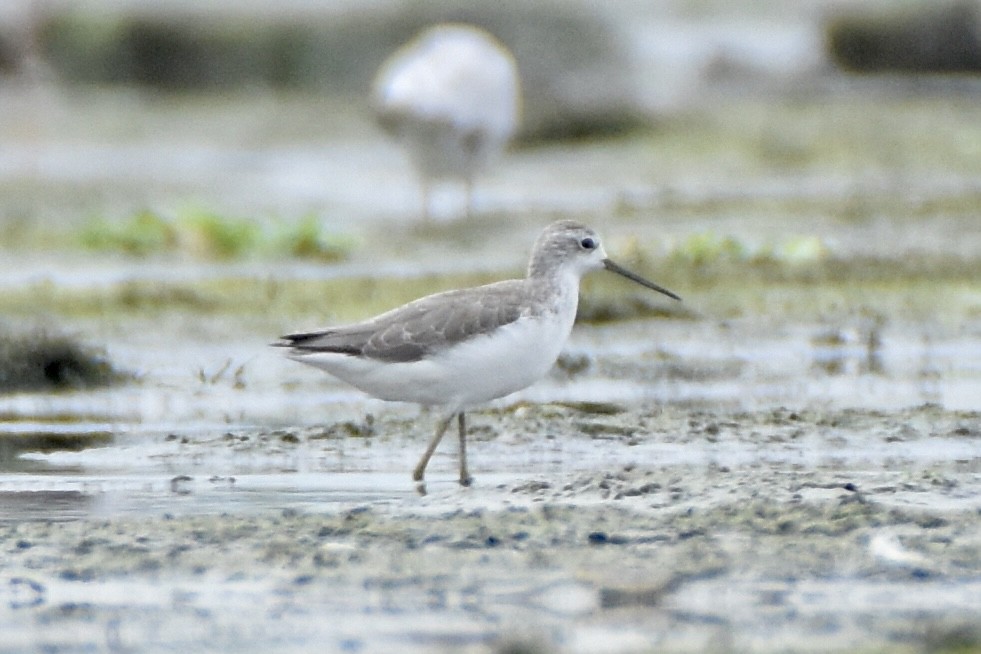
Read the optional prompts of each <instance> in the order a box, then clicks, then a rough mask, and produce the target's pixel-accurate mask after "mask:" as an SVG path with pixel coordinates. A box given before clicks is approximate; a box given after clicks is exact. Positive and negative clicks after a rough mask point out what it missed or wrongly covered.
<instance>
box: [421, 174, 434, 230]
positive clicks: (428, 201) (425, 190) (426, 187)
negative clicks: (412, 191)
mask: <svg viewBox="0 0 981 654" xmlns="http://www.w3.org/2000/svg"><path fill="white" fill-rule="evenodd" d="M420 182H421V184H422V222H423V223H424V224H426V225H428V224H429V223H430V222H431V221H432V219H433V206H432V205H433V181H432V180H431V179H429V178H428V177H426V176H423V178H422V179H421V180H420Z"/></svg>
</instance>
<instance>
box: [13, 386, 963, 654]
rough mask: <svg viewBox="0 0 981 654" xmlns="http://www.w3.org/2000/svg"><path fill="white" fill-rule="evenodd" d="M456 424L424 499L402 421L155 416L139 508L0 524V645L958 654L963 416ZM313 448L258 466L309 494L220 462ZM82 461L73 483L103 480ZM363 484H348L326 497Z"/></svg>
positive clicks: (553, 409)
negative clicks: (271, 421)
mask: <svg viewBox="0 0 981 654" xmlns="http://www.w3.org/2000/svg"><path fill="white" fill-rule="evenodd" d="M472 423H473V424H474V425H475V433H476V436H475V438H474V442H473V443H472V445H471V448H470V454H471V463H472V465H473V472H474V474H475V476H476V483H475V486H474V487H472V488H470V489H460V488H458V487H457V486H456V485H455V483H453V481H452V480H453V478H454V471H455V453H454V452H453V450H452V448H446V450H445V451H444V450H441V451H440V453H439V454H438V456H437V458H436V459H434V462H433V466H432V467H431V470H430V473H429V487H428V490H429V493H428V494H427V495H425V496H420V495H417V494H416V493H415V492H414V491H413V489H412V486H411V482H410V480H409V474H408V470H409V469H410V467H411V466H409V465H404V466H403V467H404V469H401V468H400V465H402V463H401V462H402V461H403V460H404V461H406V462H408V461H411V460H412V459H413V458H414V457H415V456H417V455H418V452H417V450H419V449H420V448H421V447H422V444H423V442H424V439H425V435H426V432H427V431H428V427H429V425H428V423H427V421H425V420H419V421H412V420H407V419H405V418H404V417H398V416H397V415H395V416H389V417H386V416H380V417H379V418H377V419H376V420H375V422H374V423H372V424H371V427H372V430H373V435H368V436H366V435H365V434H364V433H357V432H356V430H355V431H352V429H351V425H348V424H346V423H339V424H338V425H335V426H334V428H333V429H331V428H328V429H326V430H324V429H305V430H299V431H290V430H255V429H244V430H231V431H229V432H228V433H227V434H224V435H218V434H210V435H204V434H198V435H193V434H190V435H188V436H186V437H183V438H180V439H174V438H171V439H169V440H168V439H167V438H166V437H164V438H162V439H161V442H160V443H158V447H157V449H156V450H155V451H156V452H157V454H156V455H155V456H156V458H157V460H158V462H159V463H160V468H159V469H154V470H150V471H148V473H147V474H145V475H143V480H142V481H141V482H138V483H137V482H131V484H132V489H136V491H138V494H139V493H142V494H143V495H144V496H146V497H150V498H153V499H155V501H156V503H152V502H151V503H147V504H146V505H144V506H143V507H142V510H130V511H121V510H118V509H117V510H113V511H109V512H107V513H106V515H99V514H98V512H97V511H88V512H87V513H88V515H87V517H85V518H83V519H71V520H68V519H65V520H30V519H23V516H19V519H17V520H6V521H4V523H3V524H0V548H2V551H3V557H2V559H0V633H2V634H3V642H2V649H3V650H4V651H20V650H38V649H42V650H44V651H59V652H81V651H160V650H169V651H172V650H174V649H179V648H191V649H201V648H202V647H203V648H207V649H213V650H226V651H227V650H231V649H233V648H234V649H235V650H237V651H271V650H275V651H309V650H310V647H311V644H312V643H316V647H317V649H319V650H320V651H343V652H357V651H383V650H391V649H392V648H397V649H398V650H399V651H419V652H432V651H473V652H482V651H542V652H560V651H561V652H599V651H617V652H626V651H693V650H698V651H705V650H709V651H737V650H749V649H752V650H754V651H756V650H758V651H827V650H838V651H846V650H847V651H854V650H856V649H857V650H864V651H879V650H888V651H975V650H976V649H977V648H979V647H981V627H979V625H981V606H979V604H978V601H977V598H978V597H979V596H981V504H979V500H978V498H979V497H981V493H979V490H981V446H979V445H981V414H978V413H976V412H956V411H949V410H945V409H942V408H940V407H938V406H935V405H929V404H928V405H923V406H920V407H916V408H910V409H902V410H894V411H873V410H849V409H828V410H808V411H792V410H789V409H772V408H771V409H764V410H758V411H736V410H724V409H718V408H716V409H711V408H704V407H699V406H690V405H687V406H686V405H675V406H667V407H662V408H645V407H633V408H622V407H621V408H619V409H616V408H615V407H603V406H589V405H583V406H571V407H570V406H563V405H527V406H522V407H519V408H517V409H508V410H493V411H491V410H488V411H484V412H479V413H476V414H475V415H474V417H473V420H472ZM339 449H340V450H344V451H345V453H346V460H347V461H348V464H347V466H346V467H345V468H338V467H337V466H336V465H333V464H331V465H326V464H325V467H326V468H327V469H324V470H320V469H308V470H306V471H305V472H304V471H296V470H294V471H292V472H290V471H286V470H284V471H282V472H281V473H280V476H281V477H285V478H286V483H288V484H291V485H293V486H302V482H301V480H302V479H303V478H305V477H304V475H306V476H312V477H315V478H317V479H318V480H319V482H318V483H322V484H327V485H331V486H332V487H333V493H332V492H320V493H319V497H320V498H321V501H320V502H319V503H318V502H306V503H302V502H293V503H291V502H290V498H289V495H288V494H283V493H279V494H278V499H276V497H277V496H276V494H275V493H274V494H273V498H274V499H272V500H271V501H269V502H265V503H264V502H263V501H261V498H262V497H263V495H262V492H261V491H262V487H263V483H264V481H263V479H264V478H263V477H262V476H261V475H253V474H250V473H249V472H248V471H247V470H241V469H239V470H240V472H239V474H237V475H236V476H234V477H232V476H229V475H227V474H226V473H228V472H229V468H227V467H226V465H225V464H224V463H223V462H224V461H227V460H228V459H227V455H228V453H229V452H235V453H236V457H237V458H238V459H239V460H241V459H242V458H243V457H245V458H248V456H249V452H250V451H252V452H253V453H255V452H265V453H266V454H267V455H269V456H280V457H281V458H280V460H281V461H287V460H288V458H289V456H288V455H289V453H290V452H302V453H303V455H304V458H305V459H310V458H311V457H310V456H309V455H311V454H312V455H313V456H312V460H314V461H317V460H325V461H335V460H336V458H335V457H333V456H332V454H331V453H332V452H334V451H336V450H339ZM369 454H370V456H369ZM67 460H69V459H68V458H66V457H64V456H61V457H60V458H59V456H54V457H51V458H49V459H48V460H47V462H48V463H49V464H51V465H57V464H58V463H59V462H61V463H63V462H65V461H67ZM372 461H374V462H375V463H371V462H372ZM358 462H361V463H358ZM332 466H333V469H331V468H332ZM181 470H184V471H187V472H189V473H190V474H186V475H175V474H173V473H174V472H177V471H181ZM109 477H111V475H108V473H106V478H109ZM291 477H292V478H293V479H290V478H291ZM88 479H89V482H88V484H89V485H88V486H84V487H79V488H77V489H76V490H75V493H76V495H78V496H79V497H77V498H76V500H77V501H80V502H81V501H85V500H84V499H83V498H82V497H81V496H85V495H89V499H88V501H90V502H95V501H98V499H99V496H100V495H111V491H112V484H109V483H105V484H103V485H102V486H100V485H99V482H98V479H99V476H98V474H89V475H88ZM366 479H367V480H372V479H373V481H374V482H375V486H376V487H377V488H378V489H381V490H379V491H378V492H377V493H376V494H375V495H373V496H372V497H369V498H366V496H365V495H363V494H360V495H359V494H358V493H348V494H346V495H345V494H344V493H343V492H341V491H343V489H344V487H345V486H346V485H347V486H351V485H357V484H359V483H364V481H365V480H366ZM118 483H119V482H118V481H117V485H118ZM61 492H62V493H66V492H68V491H67V490H66V489H62V491H61ZM235 495H240V496H241V495H244V496H246V497H248V496H250V495H252V496H254V497H255V498H256V501H255V502H254V503H251V504H250V503H249V502H248V501H247V500H246V501H245V502H244V503H242V500H241V499H239V500H238V503H237V504H236V501H235V497H234V496H235ZM315 495H316V494H315ZM331 497H333V498H335V500H334V501H328V500H329V498H331ZM61 499H62V500H63V501H67V502H71V501H72V499H71V498H70V497H63V498H61ZM195 502H205V503H208V502H215V503H216V504H220V503H222V502H227V505H228V506H230V507H233V508H232V509H231V510H229V511H225V512H222V511H215V510H207V509H205V510H199V508H196V506H195ZM6 505H7V506H8V507H9V506H10V505H9V504H6ZM212 508H213V507H212ZM43 513H44V512H43V510H42V511H40V512H39V514H43Z"/></svg>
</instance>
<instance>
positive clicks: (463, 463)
mask: <svg viewBox="0 0 981 654" xmlns="http://www.w3.org/2000/svg"><path fill="white" fill-rule="evenodd" d="M456 415H457V420H458V421H459V423H460V485H461V486H469V485H470V484H471V482H473V478H472V477H470V473H469V472H467V419H466V418H465V417H464V413H463V411H461V412H460V413H458V414H456Z"/></svg>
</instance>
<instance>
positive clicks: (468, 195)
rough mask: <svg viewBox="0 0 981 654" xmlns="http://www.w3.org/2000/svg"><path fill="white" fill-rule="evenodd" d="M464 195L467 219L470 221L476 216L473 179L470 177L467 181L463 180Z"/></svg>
mask: <svg viewBox="0 0 981 654" xmlns="http://www.w3.org/2000/svg"><path fill="white" fill-rule="evenodd" d="M463 194H464V201H465V202H466V203H467V204H466V207H465V209H464V210H465V211H466V218H467V219H468V220H469V219H470V218H473V216H474V204H473V178H472V177H470V176H469V175H468V176H467V178H466V179H465V180H463Z"/></svg>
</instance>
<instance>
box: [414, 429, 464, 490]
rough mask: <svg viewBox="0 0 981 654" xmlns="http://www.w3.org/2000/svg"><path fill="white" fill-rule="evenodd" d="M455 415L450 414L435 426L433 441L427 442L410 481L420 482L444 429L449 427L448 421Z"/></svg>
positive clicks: (444, 431)
mask: <svg viewBox="0 0 981 654" xmlns="http://www.w3.org/2000/svg"><path fill="white" fill-rule="evenodd" d="M455 415H456V414H455V413H451V414H450V415H448V416H446V418H444V419H443V420H441V421H440V423H439V425H437V427H436V433H435V434H434V435H433V439H432V440H431V441H429V446H428V447H427V448H426V451H425V452H423V453H422V458H421V459H419V465H417V466H416V469H415V472H413V473H412V481H422V478H423V476H424V475H425V474H426V466H427V465H429V459H430V458H431V457H432V456H433V452H435V451H436V446H437V445H439V442H440V441H441V440H443V434H445V433H446V428H447V427H449V426H450V421H451V420H453V416H455Z"/></svg>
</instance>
